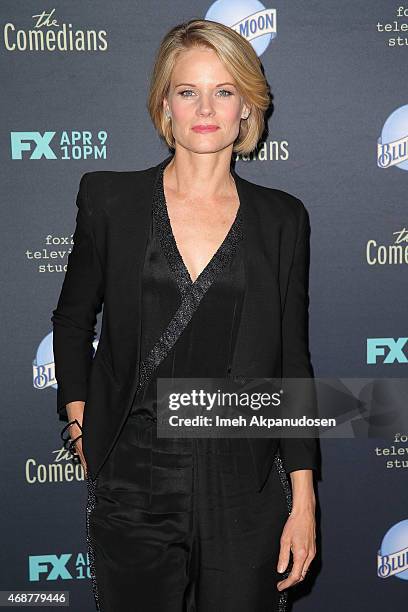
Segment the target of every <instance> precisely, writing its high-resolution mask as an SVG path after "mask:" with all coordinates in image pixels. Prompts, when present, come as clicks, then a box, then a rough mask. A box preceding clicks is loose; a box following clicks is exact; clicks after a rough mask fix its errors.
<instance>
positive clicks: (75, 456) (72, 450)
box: [61, 419, 82, 463]
mask: <svg viewBox="0 0 408 612" xmlns="http://www.w3.org/2000/svg"><path fill="white" fill-rule="evenodd" d="M74 423H76V424H77V425H78V427H79V428H80V430H81V431H82V426H81V424H80V423H79V421H77V419H73V420H72V421H70V422H69V423H67V424H66V425H65V426H64V427H63V429H62V431H61V438H62V440H63V442H64V448H65V450H67V451H69V452H70V453H71V455H72V457H71V458H72V460H73V462H74V463H80V462H81V459H80V457H79V455H78V453H77V451H76V448H75V443H76V442H77V441H78V440H79V438H82V434H80V435H79V436H77V437H76V438H74V439H73V440H71V437H70V435H69V434H68V436H67V437H66V438H64V433H65V432H66V431H67V429H68V427H70V426H71V425H73V424H74ZM68 443H69V446H67V444H68Z"/></svg>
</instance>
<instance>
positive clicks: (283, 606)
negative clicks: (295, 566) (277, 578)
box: [274, 449, 292, 612]
mask: <svg viewBox="0 0 408 612" xmlns="http://www.w3.org/2000/svg"><path fill="white" fill-rule="evenodd" d="M274 463H275V468H276V470H277V472H278V475H279V479H280V481H281V485H282V488H283V492H284V494H285V499H286V505H287V507H288V513H289V514H290V513H291V512H292V489H291V487H290V484H289V480H288V476H287V474H286V470H285V468H284V466H283V461H282V458H281V456H280V454H279V449H278V451H277V452H276V455H275V459H274ZM289 574H290V570H289V569H287V570H286V571H285V572H283V574H282V580H286V578H287V577H288V576H289ZM287 604H288V589H284V590H283V591H281V592H280V595H279V602H278V612H286V610H287Z"/></svg>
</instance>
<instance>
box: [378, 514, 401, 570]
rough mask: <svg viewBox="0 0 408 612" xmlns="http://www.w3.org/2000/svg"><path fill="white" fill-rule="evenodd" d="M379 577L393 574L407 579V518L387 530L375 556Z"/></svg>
mask: <svg viewBox="0 0 408 612" xmlns="http://www.w3.org/2000/svg"><path fill="white" fill-rule="evenodd" d="M377 574H378V576H379V577H380V578H388V577H389V576H395V577H396V578H400V579H401V580H408V520H407V519H405V520H403V521H400V522H399V523H396V524H395V525H393V526H392V527H391V529H389V530H388V531H387V533H386V534H385V536H384V538H383V541H382V542H381V548H380V550H379V551H378V557H377Z"/></svg>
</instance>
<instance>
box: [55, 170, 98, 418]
mask: <svg viewBox="0 0 408 612" xmlns="http://www.w3.org/2000/svg"><path fill="white" fill-rule="evenodd" d="M88 177H89V173H85V174H84V175H83V176H82V178H81V180H80V184H79V190H78V194H77V199H76V205H77V207H78V211H77V215H76V227H75V231H74V235H73V242H74V244H73V247H72V249H71V253H70V254H69V255H68V266H67V270H66V272H65V277H64V281H63V284H62V289H61V293H60V296H59V299H58V304H57V307H56V309H55V310H53V311H52V313H53V314H52V317H51V321H52V323H53V351H54V365H55V378H56V380H57V384H58V388H57V413H58V415H59V418H60V420H62V421H68V415H67V411H66V407H65V406H66V404H67V403H69V402H73V401H86V393H87V381H88V377H89V373H90V370H91V365H92V359H93V353H94V351H93V340H94V339H95V335H96V332H95V325H96V321H97V314H98V313H99V312H100V311H101V310H102V303H103V293H104V283H103V271H102V265H101V261H100V259H99V256H98V253H97V250H96V244H95V239H94V234H93V226H92V221H93V218H94V216H93V210H92V207H91V205H90V202H89V200H88V193H87V184H88Z"/></svg>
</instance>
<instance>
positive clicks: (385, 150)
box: [377, 104, 408, 170]
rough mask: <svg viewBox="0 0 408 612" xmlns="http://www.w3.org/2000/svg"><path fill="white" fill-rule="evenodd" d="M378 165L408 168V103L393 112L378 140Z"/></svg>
mask: <svg viewBox="0 0 408 612" xmlns="http://www.w3.org/2000/svg"><path fill="white" fill-rule="evenodd" d="M377 165H378V166H379V167H380V168H390V167H391V166H396V167H397V168H400V169H401V170H408V104H405V105H404V106H400V107H399V108H397V109H396V110H395V111H393V112H392V113H391V115H390V116H389V117H388V119H387V120H386V122H385V123H384V126H383V129H382V132H381V136H380V138H379V139H378V141H377Z"/></svg>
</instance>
